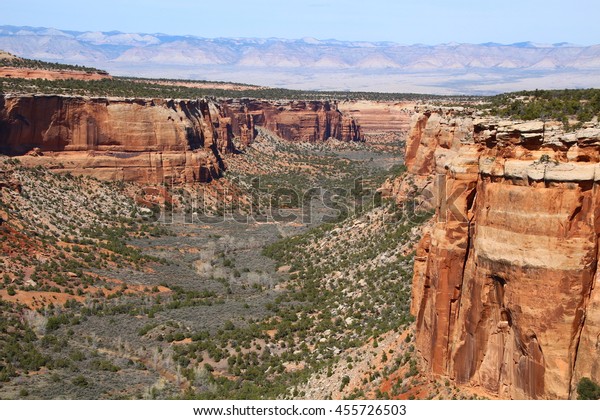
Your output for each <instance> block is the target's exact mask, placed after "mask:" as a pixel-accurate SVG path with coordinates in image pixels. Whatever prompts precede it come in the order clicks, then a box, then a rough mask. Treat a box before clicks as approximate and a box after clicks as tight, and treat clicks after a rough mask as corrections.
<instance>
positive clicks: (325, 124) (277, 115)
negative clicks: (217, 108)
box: [221, 99, 363, 144]
mask: <svg viewBox="0 0 600 420" xmlns="http://www.w3.org/2000/svg"><path fill="white" fill-rule="evenodd" d="M221 105H222V107H223V111H224V113H225V115H227V116H228V117H230V118H231V126H232V129H233V133H234V135H236V136H237V137H239V138H240V140H241V141H242V142H243V143H245V144H249V143H250V142H251V141H252V140H253V139H254V136H255V135H256V131H255V128H256V127H264V128H266V129H268V130H270V131H272V132H273V133H275V134H276V135H278V136H279V137H281V138H283V139H286V140H289V141H302V142H315V141H325V140H327V139H329V138H335V139H338V140H342V141H362V140H363V136H362V133H361V128H360V126H359V124H358V123H357V121H356V119H354V118H353V117H351V116H347V115H346V114H344V113H342V112H341V111H340V110H339V109H338V107H337V104H336V103H331V102H327V101H284V100H282V101H266V100H258V99H231V100H225V101H222V102H221Z"/></svg>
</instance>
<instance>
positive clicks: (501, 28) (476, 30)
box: [0, 0, 600, 45]
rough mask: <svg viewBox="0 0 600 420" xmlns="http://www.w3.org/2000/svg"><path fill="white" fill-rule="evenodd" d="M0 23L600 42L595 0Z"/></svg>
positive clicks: (169, 6)
mask: <svg viewBox="0 0 600 420" xmlns="http://www.w3.org/2000/svg"><path fill="white" fill-rule="evenodd" d="M0 10H1V12H0V25H2V24H5V25H19V26H20V25H27V26H45V27H54V28H57V29H71V30H79V31H87V30H94V31H111V30H118V31H123V32H146V33H157V32H162V33H166V34H171V35H196V36H201V37H208V38H214V37H278V38H302V37H315V38H318V39H329V38H335V39H339V40H350V41H395V42H399V43H402V44H415V43H423V44H439V43H446V42H471V43H483V42H488V41H494V42H500V43H513V42H520V41H533V42H541V43H556V42H572V43H575V44H582V45H590V44H598V43H600V28H599V26H598V22H597V21H598V17H599V16H600V1H598V0H568V1H567V0H493V1H488V0H445V1H444V0H396V1H393V0H389V1H385V0H329V1H325V0H294V1H288V0H208V1H207V0H196V1H194V0H102V1H93V2H91V1H83V0H77V1H73V0H52V1H49V0H27V1H25V2H23V1H17V0H0Z"/></svg>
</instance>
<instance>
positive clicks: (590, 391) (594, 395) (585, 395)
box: [577, 377, 600, 400]
mask: <svg viewBox="0 0 600 420" xmlns="http://www.w3.org/2000/svg"><path fill="white" fill-rule="evenodd" d="M577 394H578V395H577V399H578V400H600V385H598V384H597V383H596V382H594V381H592V380H591V379H590V378H585V377H584V378H581V380H580V381H579V383H578V384H577Z"/></svg>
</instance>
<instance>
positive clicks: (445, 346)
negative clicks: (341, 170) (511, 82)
mask: <svg viewBox="0 0 600 420" xmlns="http://www.w3.org/2000/svg"><path fill="white" fill-rule="evenodd" d="M561 127H562V126H561V125H559V124H555V123H544V122H541V121H533V122H526V123H515V122H511V121H500V120H494V119H478V118H475V117H473V116H456V115H453V113H452V112H451V111H436V112H429V111H427V112H422V113H418V114H416V115H415V116H414V117H413V124H412V129H411V132H410V135H409V139H408V141H407V145H406V149H407V152H406V164H407V166H408V173H407V174H406V176H405V178H404V180H403V182H402V183H401V184H399V185H398V188H397V191H396V192H397V193H398V194H401V195H402V194H404V193H405V192H406V191H407V190H410V189H411V188H412V190H413V191H414V190H415V188H414V187H415V185H416V186H417V188H416V190H418V191H427V192H428V194H425V200H430V202H431V204H432V205H433V206H434V207H435V209H436V213H435V216H434V217H433V221H432V223H431V225H430V226H429V228H428V229H426V232H425V234H424V236H423V238H422V240H421V242H420V244H419V247H418V251H417V255H416V259H415V266H414V278H413V301H412V312H413V314H414V315H415V316H416V324H417V331H418V332H417V338H416V340H417V347H418V349H419V351H420V353H421V354H422V356H423V358H424V360H425V362H426V364H427V366H428V367H429V368H430V369H431V371H432V372H434V373H436V374H441V375H447V376H449V377H451V378H453V379H454V380H456V381H457V382H458V383H468V384H471V385H475V386H482V387H484V388H486V389H487V390H489V391H490V392H492V393H495V394H496V395H498V396H499V397H503V398H515V399H519V398H549V399H550V398H575V397H576V391H575V389H576V385H577V382H578V381H579V379H580V378H581V377H584V376H587V377H590V378H592V380H594V381H596V382H600V272H599V270H598V263H599V255H598V253H599V246H598V245H599V234H600V184H599V183H600V129H599V128H594V127H591V126H590V127H588V128H585V129H582V130H579V131H577V132H576V133H569V134H565V133H563V132H562V128H561ZM408 184H410V185H411V187H408V186H407V185H408Z"/></svg>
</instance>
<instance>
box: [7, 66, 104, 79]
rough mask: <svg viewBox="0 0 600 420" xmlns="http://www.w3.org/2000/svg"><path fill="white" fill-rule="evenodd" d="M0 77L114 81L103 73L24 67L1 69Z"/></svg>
mask: <svg viewBox="0 0 600 420" xmlns="http://www.w3.org/2000/svg"><path fill="white" fill-rule="evenodd" d="M0 77H7V78H19V79H44V80H70V79H75V80H103V79H112V76H110V75H109V74H108V73H106V72H103V71H97V72H86V71H75V70H44V69H28V68H23V67H0Z"/></svg>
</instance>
